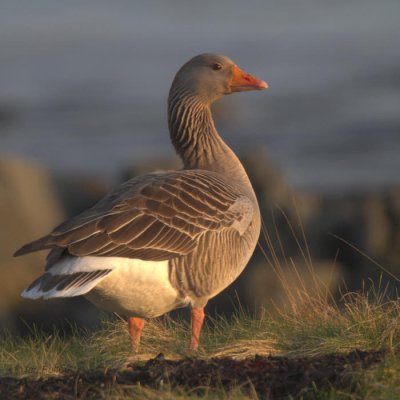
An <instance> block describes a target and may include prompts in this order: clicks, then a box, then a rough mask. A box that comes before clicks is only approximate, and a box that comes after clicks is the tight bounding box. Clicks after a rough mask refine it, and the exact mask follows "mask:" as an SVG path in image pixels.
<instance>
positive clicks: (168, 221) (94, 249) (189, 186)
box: [16, 170, 253, 280]
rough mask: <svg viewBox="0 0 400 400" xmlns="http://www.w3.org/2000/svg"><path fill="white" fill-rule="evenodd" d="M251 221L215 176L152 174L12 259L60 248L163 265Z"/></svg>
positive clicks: (246, 205) (249, 209)
mask: <svg viewBox="0 0 400 400" xmlns="http://www.w3.org/2000/svg"><path fill="white" fill-rule="evenodd" d="M252 215H253V206H252V204H251V201H250V200H249V199H248V198H247V197H246V196H243V194H241V193H240V192H238V191H237V190H236V189H234V188H233V187H231V186H230V184H229V183H227V182H225V181H224V180H223V179H222V178H221V177H220V176H219V175H218V174H216V173H213V172H209V171H200V170H187V171H186V170H184V171H175V172H168V173H154V174H149V175H146V176H142V177H139V178H136V179H133V180H130V181H128V182H126V183H125V184H123V185H122V186H120V188H119V189H117V190H116V191H115V192H113V193H111V194H110V195H109V196H107V197H105V198H104V199H103V200H101V201H100V202H99V203H98V204H97V205H95V206H94V207H93V208H91V209H89V210H87V211H86V212H84V213H83V214H81V215H80V216H77V217H75V218H73V219H71V220H69V221H66V222H64V223H63V224H61V225H59V226H58V227H57V228H56V229H55V230H54V231H53V232H52V233H51V234H49V235H48V236H46V237H44V238H41V239H39V240H37V241H35V242H32V243H30V244H27V245H25V246H24V247H22V248H21V249H20V250H18V251H17V253H16V255H22V254H26V253H29V252H31V251H36V250H41V249H48V248H53V249H57V248H59V249H65V251H67V252H69V253H70V254H73V255H76V256H84V255H94V256H96V255H97V256H105V257H108V256H117V257H129V258H140V259H143V260H154V261H160V260H166V259H170V258H172V257H177V256H180V255H185V254H189V253H190V252H191V251H193V249H194V248H195V247H196V246H197V243H198V238H199V237H200V236H201V235H202V234H203V233H205V232H208V231H221V230H223V229H228V228H230V229H235V230H237V231H238V232H239V233H240V234H242V232H244V231H245V230H246V229H247V227H248V225H249V224H250V222H251V218H252ZM51 254H55V255H56V253H55V252H54V250H52V253H51ZM60 254H63V251H61V252H60ZM53 258H56V257H52V259H53ZM50 264H51V260H50V259H49V261H48V267H49V268H51V265H50ZM80 279H83V280H84V279H86V278H83V277H81V278H80Z"/></svg>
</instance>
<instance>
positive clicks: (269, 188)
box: [0, 0, 400, 332]
mask: <svg viewBox="0 0 400 400" xmlns="http://www.w3.org/2000/svg"><path fill="white" fill-rule="evenodd" d="M399 16H400V2H399V1H398V0H382V1H379V2H377V1H375V0H352V1H335V2H326V1H318V0H300V1H299V0H292V1H289V0H280V1H272V0H271V1H246V2H243V1H228V0H225V1H211V0H202V1H180V0H170V1H153V2H128V1H113V2H107V1H99V0H96V1H94V0H90V1H89V0H79V1H68V2H65V1H61V0H60V1H54V0H37V1H35V2H30V1H18V2H16V1H13V0H0V221H1V223H0V280H1V290H0V324H1V326H2V327H6V328H7V329H11V330H14V331H15V332H22V331H23V330H24V327H25V322H23V321H26V322H27V323H29V322H30V321H36V322H37V323H39V324H40V325H41V326H43V327H49V326H50V325H51V324H53V323H54V322H57V323H63V321H65V319H68V320H72V321H75V322H77V323H79V324H86V325H91V326H93V325H96V323H97V321H98V315H99V314H98V313H97V311H96V310H95V309H94V308H93V307H92V306H91V305H90V304H89V303H88V302H86V301H85V300H81V299H72V300H57V301H52V302H32V301H26V300H22V299H20V297H19V293H20V292H21V290H22V289H23V288H24V287H25V286H26V285H28V284H29V283H30V282H31V281H32V280H33V279H34V278H35V277H36V276H37V275H39V274H40V272H41V271H42V268H43V260H44V256H45V254H39V253H38V254H33V255H30V256H26V257H23V258H18V259H15V258H12V257H11V255H12V253H13V252H14V251H15V250H16V249H17V248H18V247H20V246H21V245H22V244H24V243H25V242H27V241H30V240H33V239H35V238H37V237H38V236H41V235H44V234H46V233H47V232H48V231H49V230H50V229H52V228H53V227H54V226H55V225H56V224H58V223H59V222H61V221H62V220H63V219H64V218H66V217H69V216H72V215H74V214H76V213H78V212H80V211H81V210H83V209H85V208H87V207H89V206H91V205H93V204H94V203H95V202H96V201H97V200H98V199H99V198H100V197H101V196H102V195H103V194H104V193H106V192H107V191H108V190H110V189H111V188H112V187H114V186H115V185H117V184H118V183H119V182H121V181H122V180H124V179H127V178H128V177H130V176H134V175H135V174H138V173H143V172H146V171H150V170H152V169H155V168H167V167H170V168H175V167H179V162H178V161H177V159H176V157H175V154H174V151H173V149H172V146H171V145H170V143H169V136H168V131H167V123H166V99H167V94H168V89H169V86H170V84H171V81H172V79H173V77H174V74H175V73H176V71H177V70H178V68H179V67H180V66H181V65H182V64H183V63H184V62H185V61H187V60H188V59H189V58H191V57H192V56H194V55H196V54H198V53H202V52H210V51H211V52H221V53H224V54H226V55H228V56H229V57H231V58H232V59H233V60H234V61H235V62H237V63H238V65H239V66H240V67H241V68H243V69H244V70H246V71H247V72H249V73H251V74H254V75H255V76H257V77H259V78H261V79H264V80H266V81H267V82H268V83H269V84H270V89H269V90H268V91H266V92H260V93H244V94H240V95H234V96H229V97H227V98H224V99H223V100H222V101H220V102H219V103H217V104H216V105H215V107H214V113H215V118H216V123H217V126H218V129H219V131H220V133H221V135H222V136H223V137H224V138H225V139H226V141H227V142H228V143H229V144H230V145H231V146H232V148H233V149H234V150H235V151H236V152H237V154H238V155H239V156H240V158H241V159H242V160H243V161H244V163H245V164H246V167H247V169H248V171H249V174H250V175H251V178H252V181H253V182H254V186H255V187H256V190H257V193H258V197H259V200H260V204H261V208H262V212H263V217H264V220H265V223H266V225H267V227H268V228H269V230H270V231H271V232H273V233H274V234H273V235H272V236H273V237H272V239H271V240H272V244H273V245H274V246H277V247H278V250H277V256H278V259H279V260H282V268H283V270H284V271H286V273H287V276H288V280H289V281H291V279H292V278H291V277H292V276H293V275H295V274H294V272H293V269H292V268H291V267H290V265H291V262H287V260H293V262H294V264H295V265H296V267H297V268H298V269H299V270H300V271H301V274H302V276H303V277H304V279H305V281H306V287H308V286H307V285H308V284H307V282H308V279H309V278H308V276H309V275H310V266H309V264H310V263H309V261H308V260H307V257H304V256H302V251H301V250H299V248H298V247H299V246H298V245H297V243H296V239H295V238H294V236H297V238H300V239H301V240H300V242H301V243H302V246H300V247H302V248H303V250H304V248H305V245H304V242H303V230H304V231H305V236H306V238H307V243H308V247H309V250H310V253H311V259H312V262H313V271H314V272H312V273H311V275H312V274H316V275H317V276H318V279H320V280H321V281H322V282H324V284H325V285H327V286H328V287H330V288H331V290H332V292H334V293H339V291H338V287H339V286H340V285H343V284H345V285H346V287H347V290H358V289H360V288H361V287H362V285H363V282H370V281H378V280H379V279H380V275H381V273H382V270H381V269H380V268H378V267H377V266H376V265H374V263H373V262H371V261H370V260H369V259H368V257H365V256H362V255H361V254H360V251H361V252H364V253H365V254H366V255H368V256H369V257H371V258H373V259H374V260H376V261H377V262H378V263H380V264H381V265H382V266H384V268H386V269H387V270H389V271H390V272H391V273H393V274H397V276H400V178H399V171H400V73H399V71H400V51H399V46H400V25H399ZM299 221H301V223H300V222H299ZM288 222H289V224H288ZM276 232H279V238H278V237H277V235H276ZM332 234H333V235H336V236H338V237H340V238H342V239H343V240H344V241H347V242H349V243H351V244H352V245H354V246H355V247H356V248H357V249H359V251H356V250H354V249H353V248H352V246H349V245H348V244H345V243H344V242H343V241H342V240H339V239H338V238H337V237H335V236H333V235H332ZM280 242H281V243H282V244H283V247H284V252H282V251H281V250H280V247H281V246H280ZM264 247H266V246H265V243H264ZM268 252H270V249H267V253H268ZM293 279H294V278H293ZM309 280H310V282H311V281H312V280H313V278H312V277H310V279H309ZM386 281H390V282H391V283H393V285H395V284H396V281H395V279H393V278H391V277H390V276H389V275H387V274H384V275H383V283H385V282H386ZM293 285H296V282H295V280H293ZM311 287H312V284H311V283H310V286H309V288H310V290H312V289H311ZM237 298H239V299H240V302H241V303H242V304H243V305H244V306H246V307H248V308H250V309H253V310H257V309H258V308H259V307H260V306H261V305H264V306H266V307H268V306H269V304H271V301H273V302H275V303H277V304H284V303H285V298H284V295H283V294H282V292H281V290H280V288H279V284H278V280H277V277H276V276H275V275H274V273H273V272H272V269H271V267H270V266H269V265H268V263H267V262H266V260H265V257H264V256H263V255H262V254H261V253H259V252H257V253H256V254H255V256H254V257H253V260H252V262H251V264H250V266H249V267H248V268H247V269H246V271H245V272H244V273H243V274H242V276H241V277H240V278H239V280H238V281H237V282H236V283H235V285H234V286H232V287H231V288H229V289H228V290H226V291H225V292H224V293H223V294H221V295H220V296H218V298H217V299H215V300H213V301H212V302H211V304H210V310H211V311H212V312H220V313H226V314H229V313H230V312H231V310H232V306H233V305H234V303H235V301H236V300H235V299H237Z"/></svg>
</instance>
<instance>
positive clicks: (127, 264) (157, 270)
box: [21, 256, 177, 314]
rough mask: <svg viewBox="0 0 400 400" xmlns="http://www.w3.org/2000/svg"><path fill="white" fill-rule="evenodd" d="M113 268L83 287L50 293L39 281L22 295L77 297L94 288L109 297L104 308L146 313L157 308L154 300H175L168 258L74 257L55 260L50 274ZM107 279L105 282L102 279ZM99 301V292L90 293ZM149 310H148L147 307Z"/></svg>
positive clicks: (52, 290) (35, 297)
mask: <svg viewBox="0 0 400 400" xmlns="http://www.w3.org/2000/svg"><path fill="white" fill-rule="evenodd" d="M106 269H110V270H111V271H110V272H109V273H108V274H106V275H104V276H100V277H98V278H95V279H93V280H91V281H89V282H87V283H85V284H84V285H82V286H77V287H74V286H72V287H69V288H66V289H63V290H56V289H51V290H49V291H47V292H43V291H41V290H38V289H39V287H40V282H39V283H38V284H37V285H35V286H34V287H33V288H31V289H30V290H29V291H27V290H25V291H23V292H22V294H21V296H22V297H24V298H27V299H39V298H44V299H49V298H57V297H74V296H81V295H85V294H87V293H88V292H90V291H91V290H92V289H93V288H95V287H96V286H98V287H97V288H96V291H97V292H98V293H99V294H100V296H101V297H102V296H103V295H105V296H106V297H107V298H109V302H110V306H111V305H112V306H111V307H105V305H100V304H99V306H101V308H110V309H112V310H115V311H117V310H121V309H122V310H130V309H132V308H133V309H136V308H138V309H139V311H138V312H143V314H147V313H148V312H150V313H153V312H157V311H156V308H157V307H156V306H155V303H154V301H160V300H161V301H162V300H164V301H165V303H164V304H165V305H166V303H171V304H172V303H174V302H175V300H176V298H177V292H176V290H175V289H174V288H173V287H172V286H171V284H170V282H169V277H168V261H143V260H138V259H130V258H124V257H91V256H88V257H71V258H67V259H63V260H61V261H59V262H58V263H56V264H55V265H54V266H53V267H52V268H51V269H50V270H49V271H47V273H51V274H52V275H53V276H57V275H70V274H74V273H77V272H94V271H101V270H106ZM105 278H107V280H106V281H105V282H104V283H103V282H102V281H103V280H104V279H105ZM88 297H89V299H90V300H91V301H93V302H94V303H95V304H96V303H97V295H96V296H95V295H92V294H90V296H88ZM148 307H150V309H151V310H150V309H149V310H148V311H147V308H148Z"/></svg>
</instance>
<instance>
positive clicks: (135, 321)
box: [128, 317, 144, 351]
mask: <svg viewBox="0 0 400 400" xmlns="http://www.w3.org/2000/svg"><path fill="white" fill-rule="evenodd" d="M143 327H144V320H143V319H142V318H136V317H128V332H129V335H130V337H131V344H132V350H133V351H138V350H139V343H140V336H141V335H142V330H143Z"/></svg>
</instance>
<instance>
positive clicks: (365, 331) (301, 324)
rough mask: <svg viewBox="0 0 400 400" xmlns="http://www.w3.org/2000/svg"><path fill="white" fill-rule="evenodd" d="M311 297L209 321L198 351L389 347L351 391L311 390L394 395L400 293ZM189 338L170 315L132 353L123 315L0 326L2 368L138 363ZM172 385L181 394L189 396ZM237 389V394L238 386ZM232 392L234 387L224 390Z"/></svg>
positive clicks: (21, 372) (205, 354)
mask: <svg viewBox="0 0 400 400" xmlns="http://www.w3.org/2000/svg"><path fill="white" fill-rule="evenodd" d="M373 296H375V297H373ZM309 301H310V302H309V303H308V304H303V307H299V306H296V308H289V309H287V310H280V311H279V312H278V313H271V314H269V313H268V312H267V311H265V312H264V313H262V315H261V316H259V317H258V318H256V317H254V316H252V315H249V314H246V313H245V312H244V311H239V312H238V313H237V315H236V316H235V317H234V318H233V320H231V321H227V320H226V319H222V318H221V319H218V320H213V321H210V323H209V324H207V325H206V326H205V328H204V332H203V334H202V346H201V349H200V351H199V353H198V354H197V355H196V356H197V357H200V358H205V359H209V358H211V357H222V356H230V357H233V358H239V359H240V358H245V357H248V356H253V355H255V354H260V355H269V354H273V355H286V356H288V357H294V356H300V357H306V356H318V355H323V354H329V353H346V352H350V351H352V350H354V349H362V350H375V349H382V348H383V349H388V351H389V356H388V357H387V358H386V360H385V362H384V363H382V364H380V365H379V366H378V367H374V368H372V369H370V370H365V371H363V372H360V373H359V375H357V374H356V375H355V376H354V379H355V380H356V382H357V390H356V392H355V393H356V394H354V393H353V394H351V395H350V394H345V393H336V392H335V391H334V389H332V391H331V392H330V393H317V392H316V393H315V395H316V396H317V397H316V398H321V399H325V398H326V399H336V398H338V399H339V398H354V399H357V398H370V399H396V398H400V359H399V357H398V356H396V354H397V355H398V354H399V352H400V301H398V300H396V301H395V300H384V298H383V297H382V296H376V293H371V292H370V293H365V294H358V295H356V294H352V295H347V296H344V299H343V304H342V307H339V306H337V305H332V304H329V303H325V304H323V303H321V301H320V300H318V301H316V300H315V299H313V298H311V297H310V298H309ZM188 339H189V326H188V325H187V323H185V322H183V321H173V320H171V319H169V318H162V319H159V320H153V321H150V322H149V323H148V324H147V326H146V328H145V330H144V335H143V340H142V346H141V351H140V352H139V353H138V354H132V352H131V350H130V347H129V340H128V335H127V332H126V323H125V322H124V321H122V320H119V319H114V320H110V319H106V320H104V321H103V324H102V328H101V329H100V330H98V331H96V332H91V333H90V332H86V331H82V330H79V329H77V328H75V330H74V333H73V334H72V335H69V336H67V337H65V336H63V335H62V333H60V332H58V331H54V333H53V334H51V335H48V334H47V335H45V334H43V333H41V332H40V331H38V330H37V329H34V328H33V329H32V332H31V334H30V335H29V336H28V337H26V338H20V337H13V336H11V335H10V334H4V333H3V334H2V335H1V337H0V376H15V377H24V376H30V377H34V378H43V377H49V376H57V375H60V374H62V373H63V372H65V371H70V370H74V371H77V370H79V371H90V370H95V369H99V368H100V369H109V368H122V367H123V365H124V364H126V363H128V362H138V363H140V362H143V361H144V360H147V359H149V358H152V357H155V356H156V355H157V354H158V353H160V352H163V353H164V355H165V356H166V358H173V359H174V358H175V359H178V358H182V357H184V356H188V355H192V354H190V353H188V352H187V351H186V349H185V346H186V343H187V341H188ZM139 389H140V390H141V391H142V392H143V391H144V392H146V393H144V392H143V396H147V397H144V398H152V397H151V396H152V391H151V390H149V389H143V388H138V389H137V390H139ZM169 393H170V394H171V393H172V392H169ZM173 393H174V395H176V396H178V395H179V396H183V397H182V398H186V397H185V396H187V394H184V393H178V392H173ZM158 395H159V394H158ZM214 395H215V394H213V396H214ZM235 395H236V396H237V397H238V398H240V396H243V395H241V394H239V392H238V393H236V394H235ZM166 396H167V394H166ZM171 396H172V394H171ZM231 396H233V393H230V394H229V396H228V398H233V397H231ZM346 396H347V397H346ZM165 398H168V397H165ZM171 398H172V397H171ZM173 398H175V397H173ZM176 398H179V397H176ZM206 398H213V397H210V396H209V397H206ZM242 398H243V397H242Z"/></svg>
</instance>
